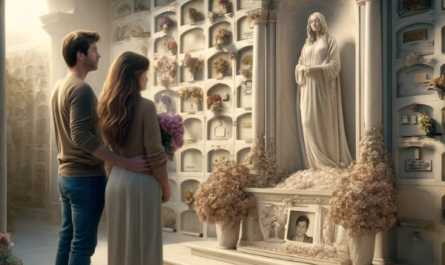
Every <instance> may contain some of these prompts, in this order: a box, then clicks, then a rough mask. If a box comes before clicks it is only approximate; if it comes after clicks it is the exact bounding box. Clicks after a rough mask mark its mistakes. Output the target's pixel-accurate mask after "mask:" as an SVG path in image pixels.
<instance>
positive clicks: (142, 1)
mask: <svg viewBox="0 0 445 265" xmlns="http://www.w3.org/2000/svg"><path fill="white" fill-rule="evenodd" d="M145 10H150V0H134V12H135V13H136V12H140V11H145Z"/></svg>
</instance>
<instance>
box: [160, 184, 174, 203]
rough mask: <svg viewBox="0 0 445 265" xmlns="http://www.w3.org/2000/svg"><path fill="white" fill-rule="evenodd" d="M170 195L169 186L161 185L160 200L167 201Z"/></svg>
mask: <svg viewBox="0 0 445 265" xmlns="http://www.w3.org/2000/svg"><path fill="white" fill-rule="evenodd" d="M171 196H172V191H171V190H170V186H169V185H166V186H162V202H163V203H164V202H168V201H169V200H170V197H171Z"/></svg>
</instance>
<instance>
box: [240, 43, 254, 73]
mask: <svg viewBox="0 0 445 265" xmlns="http://www.w3.org/2000/svg"><path fill="white" fill-rule="evenodd" d="M247 55H253V46H246V47H244V48H242V49H241V50H239V52H238V60H236V74H237V75H239V74H240V73H239V71H240V70H241V69H242V68H244V69H251V70H252V69H253V66H247V65H244V64H243V62H242V61H243V59H244V57H246V56H247ZM253 59H254V60H255V58H253Z"/></svg>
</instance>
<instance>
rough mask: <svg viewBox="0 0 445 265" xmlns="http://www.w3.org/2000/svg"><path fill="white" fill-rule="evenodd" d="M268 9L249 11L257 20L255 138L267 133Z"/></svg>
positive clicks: (254, 89) (254, 65)
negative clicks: (266, 64)
mask: <svg viewBox="0 0 445 265" xmlns="http://www.w3.org/2000/svg"><path fill="white" fill-rule="evenodd" d="M267 14H268V10H267V9H265V8H259V9H255V10H252V11H249V12H247V16H248V17H249V19H251V20H253V21H254V22H255V27H254V36H253V37H254V45H253V73H252V96H253V104H252V125H253V127H252V129H253V130H252V134H253V137H254V139H255V138H257V137H258V135H259V134H265V119H266V115H265V114H266V113H265V109H266V101H265V94H266V79H265V76H266V67H265V63H266V24H267Z"/></svg>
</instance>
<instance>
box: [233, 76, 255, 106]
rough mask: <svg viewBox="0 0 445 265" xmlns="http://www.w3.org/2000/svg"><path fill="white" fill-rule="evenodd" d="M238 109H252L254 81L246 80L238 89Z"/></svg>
mask: <svg viewBox="0 0 445 265" xmlns="http://www.w3.org/2000/svg"><path fill="white" fill-rule="evenodd" d="M236 96H237V99H236V107H237V108H245V109H249V108H252V80H244V81H242V82H241V83H240V84H239V85H238V87H237V93H236Z"/></svg>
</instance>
